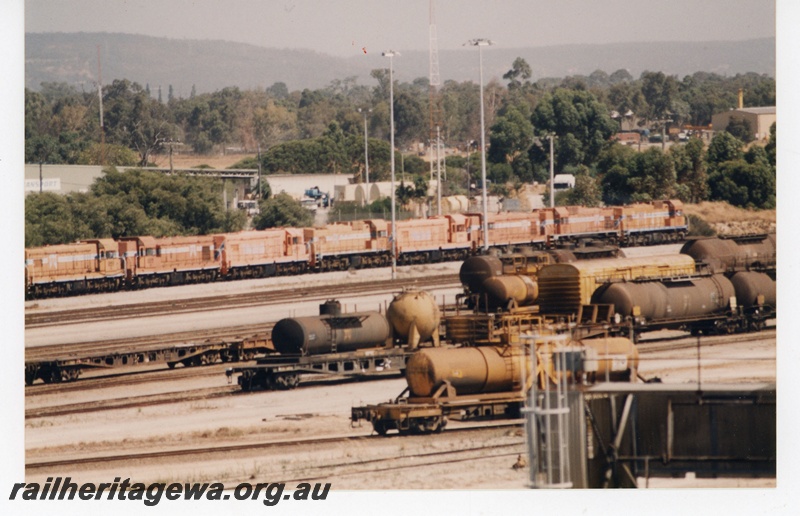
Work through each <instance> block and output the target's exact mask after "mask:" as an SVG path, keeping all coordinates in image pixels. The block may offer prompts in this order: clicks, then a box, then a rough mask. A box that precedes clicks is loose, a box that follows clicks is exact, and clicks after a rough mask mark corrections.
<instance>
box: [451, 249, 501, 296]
mask: <svg viewBox="0 0 800 516" xmlns="http://www.w3.org/2000/svg"><path fill="white" fill-rule="evenodd" d="M501 274H503V263H502V262H501V261H500V259H499V258H498V257H496V256H470V257H469V258H467V259H466V260H464V263H462V264H461V269H460V270H459V271H458V277H459V279H460V280H461V284H462V285H464V286H465V287H467V288H468V289H469V290H470V291H471V292H479V291H480V288H481V284H482V283H483V282H484V281H486V280H487V279H488V278H491V277H493V276H500V275H501Z"/></svg>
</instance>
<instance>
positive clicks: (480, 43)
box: [464, 38, 494, 252]
mask: <svg viewBox="0 0 800 516" xmlns="http://www.w3.org/2000/svg"><path fill="white" fill-rule="evenodd" d="M464 45H470V46H473V47H478V62H479V67H480V102H481V184H482V186H483V188H482V191H483V250H484V252H486V251H488V250H489V222H488V220H487V217H488V215H489V200H488V197H487V193H486V123H485V115H484V112H483V111H484V108H483V47H488V46H489V45H494V42H493V41H492V40H489V39H483V38H481V39H471V40H469V41H467V42H466V43H465V44H464Z"/></svg>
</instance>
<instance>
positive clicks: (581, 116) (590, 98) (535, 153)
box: [531, 88, 617, 168]
mask: <svg viewBox="0 0 800 516" xmlns="http://www.w3.org/2000/svg"><path fill="white" fill-rule="evenodd" d="M531 122H532V123H533V127H534V129H535V133H536V134H537V135H538V136H540V137H543V136H546V135H547V134H550V133H555V134H556V135H557V136H558V138H557V140H556V153H557V155H558V159H557V160H556V163H557V168H563V167H564V166H566V165H581V164H585V165H588V164H591V163H593V162H594V161H595V160H596V159H597V157H598V156H599V155H600V153H601V152H602V150H603V149H605V148H606V147H608V146H609V145H610V143H609V139H610V138H611V135H613V134H615V133H616V132H617V124H616V123H615V122H614V121H613V120H612V119H611V117H610V116H609V113H608V109H607V108H606V107H605V106H604V105H603V104H602V103H600V102H599V101H598V100H597V98H596V97H595V96H594V95H592V94H591V93H589V92H587V91H576V90H566V89H563V88H559V89H556V90H555V91H554V92H553V93H552V94H548V95H545V96H544V97H543V98H542V100H541V101H540V102H539V104H538V105H537V106H536V108H535V109H534V111H533V115H532V117H531ZM548 159H549V158H548V151H547V150H546V149H545V146H544V145H542V146H539V145H533V146H531V161H532V162H533V163H546V162H547V160H548Z"/></svg>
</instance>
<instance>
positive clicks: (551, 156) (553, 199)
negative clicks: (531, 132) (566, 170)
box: [547, 133, 556, 208]
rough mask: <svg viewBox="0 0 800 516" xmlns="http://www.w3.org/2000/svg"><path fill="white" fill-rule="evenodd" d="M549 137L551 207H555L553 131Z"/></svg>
mask: <svg viewBox="0 0 800 516" xmlns="http://www.w3.org/2000/svg"><path fill="white" fill-rule="evenodd" d="M547 137H548V138H549V139H550V207H551V208H555V206H556V201H555V195H556V194H555V188H556V183H555V174H554V172H553V171H554V169H555V165H553V133H550V134H548V135H547Z"/></svg>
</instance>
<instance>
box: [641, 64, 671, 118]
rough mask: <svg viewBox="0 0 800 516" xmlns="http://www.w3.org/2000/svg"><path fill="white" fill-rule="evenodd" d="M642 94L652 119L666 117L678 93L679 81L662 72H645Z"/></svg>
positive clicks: (649, 116) (648, 114)
mask: <svg viewBox="0 0 800 516" xmlns="http://www.w3.org/2000/svg"><path fill="white" fill-rule="evenodd" d="M641 82H642V94H643V95H644V99H645V101H646V102H647V105H648V110H647V113H646V115H647V117H648V118H649V119H650V120H657V119H665V118H669V117H670V115H671V108H672V105H673V102H674V100H675V99H676V98H677V95H678V81H677V79H675V78H674V77H671V76H667V75H664V73H662V72H644V73H642V77H641Z"/></svg>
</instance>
